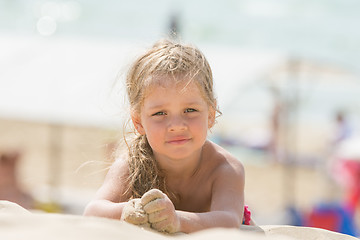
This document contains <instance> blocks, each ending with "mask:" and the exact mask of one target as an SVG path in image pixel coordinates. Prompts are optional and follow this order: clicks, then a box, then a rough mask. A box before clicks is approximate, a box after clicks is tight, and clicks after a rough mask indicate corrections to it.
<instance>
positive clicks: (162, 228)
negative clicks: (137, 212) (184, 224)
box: [151, 220, 178, 233]
mask: <svg viewBox="0 0 360 240" xmlns="http://www.w3.org/2000/svg"><path fill="white" fill-rule="evenodd" d="M151 228H153V229H155V230H157V231H159V232H167V233H175V232H177V231H178V229H177V227H176V226H175V225H174V224H171V223H170V222H169V221H168V220H164V221H161V222H157V223H152V224H151Z"/></svg>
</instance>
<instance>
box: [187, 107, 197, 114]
mask: <svg viewBox="0 0 360 240" xmlns="http://www.w3.org/2000/svg"><path fill="white" fill-rule="evenodd" d="M185 112H186V113H190V112H197V110H196V109H194V108H187V109H186V110H185Z"/></svg>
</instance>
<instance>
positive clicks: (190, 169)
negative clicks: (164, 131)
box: [155, 149, 202, 182]
mask: <svg viewBox="0 0 360 240" xmlns="http://www.w3.org/2000/svg"><path fill="white" fill-rule="evenodd" d="M201 155H202V149H199V150H198V151H197V152H196V153H195V154H193V155H192V156H191V157H189V158H184V159H169V158H164V157H160V156H155V158H156V160H157V162H158V163H159V166H160V168H161V169H162V170H163V172H164V174H165V177H166V179H167V181H171V182H172V180H174V181H181V180H184V179H188V178H191V177H192V176H194V175H195V174H196V172H197V171H198V168H199V165H200V162H201Z"/></svg>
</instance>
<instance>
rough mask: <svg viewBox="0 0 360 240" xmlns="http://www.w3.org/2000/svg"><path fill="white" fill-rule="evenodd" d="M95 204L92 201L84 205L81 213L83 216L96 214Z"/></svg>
mask: <svg viewBox="0 0 360 240" xmlns="http://www.w3.org/2000/svg"><path fill="white" fill-rule="evenodd" d="M96 209H97V204H96V202H94V201H92V202H90V203H88V205H86V207H85V210H84V213H83V215H84V216H96V212H97V210H96Z"/></svg>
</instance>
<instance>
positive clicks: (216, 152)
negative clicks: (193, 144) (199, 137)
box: [207, 141, 244, 177]
mask: <svg viewBox="0 0 360 240" xmlns="http://www.w3.org/2000/svg"><path fill="white" fill-rule="evenodd" d="M207 148H208V149H209V156H211V160H212V162H214V163H215V169H214V170H216V172H218V173H220V174H221V173H225V174H226V173H230V172H232V173H234V174H236V175H239V177H243V175H244V166H243V164H242V163H241V162H240V161H239V159H237V158H236V157H235V156H234V155H232V154H231V153H230V152H228V151H227V150H226V149H224V148H223V147H221V146H219V145H217V144H216V143H214V142H211V141H208V142H207Z"/></svg>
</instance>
